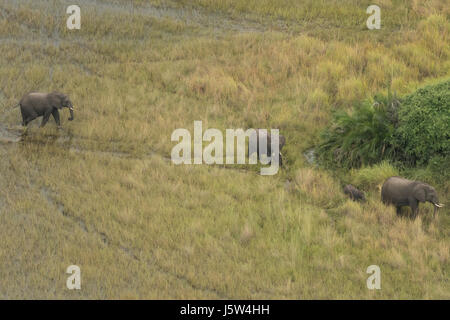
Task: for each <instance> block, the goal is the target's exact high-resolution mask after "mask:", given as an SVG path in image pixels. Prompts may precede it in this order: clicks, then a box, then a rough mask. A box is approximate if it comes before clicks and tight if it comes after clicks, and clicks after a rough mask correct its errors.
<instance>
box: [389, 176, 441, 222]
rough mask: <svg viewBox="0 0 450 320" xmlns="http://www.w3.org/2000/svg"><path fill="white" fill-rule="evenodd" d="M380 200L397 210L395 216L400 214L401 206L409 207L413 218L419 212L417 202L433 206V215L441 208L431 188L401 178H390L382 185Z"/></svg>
mask: <svg viewBox="0 0 450 320" xmlns="http://www.w3.org/2000/svg"><path fill="white" fill-rule="evenodd" d="M381 200H382V201H383V203H385V204H393V205H394V206H395V207H396V209H397V214H399V213H400V209H401V207H402V206H409V207H411V210H412V212H413V217H414V218H415V217H416V216H417V213H418V210H419V202H431V203H432V204H433V205H434V214H436V210H437V209H438V208H441V207H443V204H440V203H439V199H438V196H437V193H436V190H435V189H434V188H433V187H432V186H430V185H429V184H426V183H423V182H420V181H412V180H408V179H405V178H401V177H390V178H388V179H387V180H386V181H385V182H384V183H383V187H382V188H381Z"/></svg>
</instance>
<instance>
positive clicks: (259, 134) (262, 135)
mask: <svg viewBox="0 0 450 320" xmlns="http://www.w3.org/2000/svg"><path fill="white" fill-rule="evenodd" d="M255 131H256V155H257V159H259V160H261V158H260V150H259V139H263V140H262V141H264V140H265V141H266V142H267V147H266V148H267V149H266V153H267V154H266V155H267V158H271V157H272V137H271V134H270V132H267V130H259V129H256V130H255ZM285 144H286V138H285V137H284V136H283V135H281V134H280V135H279V136H278V151H279V154H278V159H279V162H278V163H279V165H280V167H281V166H282V162H283V158H282V154H281V149H282V148H283V147H284V145H285ZM247 151H248V156H249V157H250V155H251V153H250V152H251V150H250V144H249V146H248V150H247ZM254 152H255V150H253V152H252V154H253V153H254Z"/></svg>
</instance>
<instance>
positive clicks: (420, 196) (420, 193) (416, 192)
mask: <svg viewBox="0 0 450 320" xmlns="http://www.w3.org/2000/svg"><path fill="white" fill-rule="evenodd" d="M413 196H414V198H416V199H417V200H419V201H420V202H425V200H426V198H427V192H426V186H425V185H423V184H418V185H417V186H415V187H414V189H413Z"/></svg>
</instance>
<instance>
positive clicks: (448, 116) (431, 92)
mask: <svg viewBox="0 0 450 320" xmlns="http://www.w3.org/2000/svg"><path fill="white" fill-rule="evenodd" d="M394 140H395V141H394V143H395V145H396V150H397V152H396V158H397V159H398V160H401V161H403V162H406V163H407V164H409V165H416V164H418V165H423V164H425V165H426V164H428V163H429V161H430V159H432V158H433V159H434V161H433V162H434V163H433V166H439V165H440V164H439V163H436V161H438V162H442V161H444V162H445V161H446V162H447V164H448V157H449V156H450V80H447V81H444V82H441V83H439V84H436V85H430V86H427V87H424V88H421V89H419V90H417V91H416V92H414V93H413V94H411V95H409V96H407V97H405V98H404V99H402V104H401V108H400V110H399V123H398V128H397V130H396V133H395V139H394ZM438 159H440V160H438Z"/></svg>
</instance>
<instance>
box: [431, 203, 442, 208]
mask: <svg viewBox="0 0 450 320" xmlns="http://www.w3.org/2000/svg"><path fill="white" fill-rule="evenodd" d="M433 204H434V205H435V206H436V207H438V208H442V207H443V206H444V205H443V204H442V203H433Z"/></svg>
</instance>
